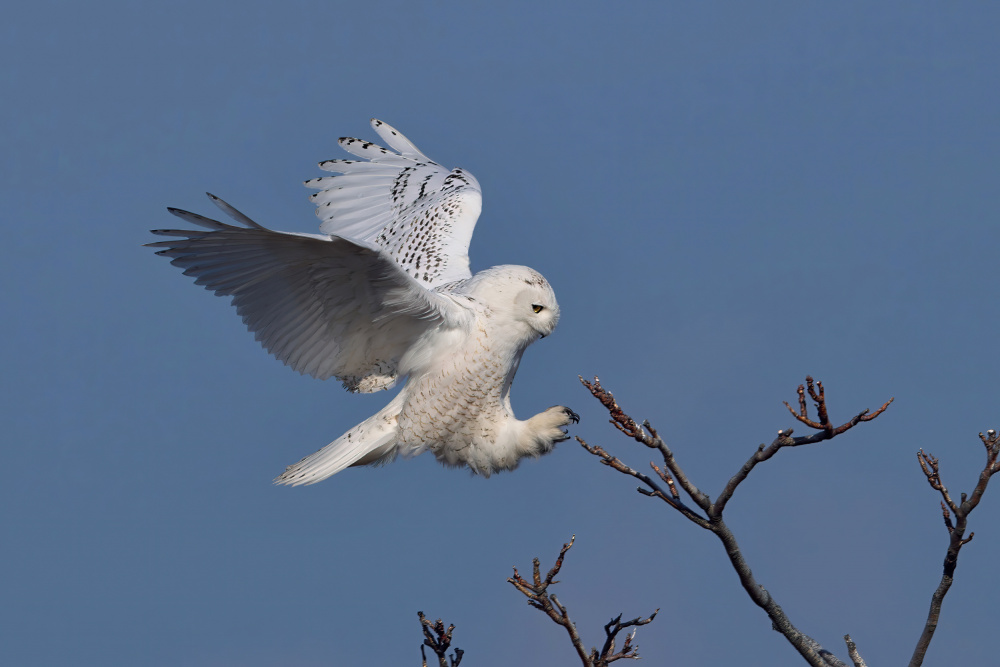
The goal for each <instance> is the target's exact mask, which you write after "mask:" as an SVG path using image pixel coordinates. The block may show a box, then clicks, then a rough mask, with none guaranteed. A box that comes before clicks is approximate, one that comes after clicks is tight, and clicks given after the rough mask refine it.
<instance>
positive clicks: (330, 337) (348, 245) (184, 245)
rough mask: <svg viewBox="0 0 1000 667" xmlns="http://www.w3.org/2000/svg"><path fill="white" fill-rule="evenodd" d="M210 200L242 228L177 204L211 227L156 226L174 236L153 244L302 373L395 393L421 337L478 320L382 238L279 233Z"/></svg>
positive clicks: (189, 218)
mask: <svg viewBox="0 0 1000 667" xmlns="http://www.w3.org/2000/svg"><path fill="white" fill-rule="evenodd" d="M359 150H360V149H359ZM209 196H210V197H211V199H212V201H213V202H214V203H215V204H216V205H217V206H218V207H219V208H220V209H222V210H223V211H224V212H225V213H227V214H228V215H229V216H230V217H232V218H233V219H234V220H236V221H238V222H239V223H242V226H240V225H232V224H227V223H223V222H219V221H218V220H212V219H211V218H206V217H205V216H201V215H198V214H196V213H190V212H188V211H183V210H180V209H169V210H170V212H171V213H173V214H174V215H176V216H177V217H179V218H181V219H182V220H185V221H186V222H189V223H192V224H194V225H197V226H198V227H201V228H203V229H199V230H178V229H168V230H155V231H154V232H153V233H154V234H157V235H160V236H167V237H173V238H171V239H169V240H164V241H157V242H154V243H150V244H148V245H150V246H152V247H155V248H158V249H159V251H158V253H157V254H159V255H163V256H165V257H168V258H169V259H170V260H171V264H174V265H175V266H178V267H180V268H181V269H183V270H184V273H185V275H189V276H192V277H194V278H195V283H196V284H199V285H203V286H204V287H205V288H206V289H208V290H210V291H213V292H215V293H216V294H217V295H219V296H229V297H232V303H233V305H235V306H236V312H237V313H238V314H239V315H240V317H242V318H243V322H244V323H245V324H246V325H247V328H249V329H250V331H252V332H253V333H254V336H255V337H256V339H257V340H258V341H260V342H261V344H262V345H263V346H264V347H265V348H266V349H267V350H268V351H269V352H270V353H271V354H273V355H274V356H275V357H277V358H278V359H279V360H280V361H282V362H283V363H285V364H287V365H289V366H291V367H292V368H294V369H295V370H297V371H299V372H300V373H303V374H308V375H312V376H313V377H316V378H319V379H326V378H329V377H337V378H339V379H340V380H341V381H343V382H344V385H345V386H346V387H347V388H348V389H351V390H352V391H375V390H377V389H386V388H388V387H390V386H392V385H393V384H394V383H395V381H396V379H397V378H396V373H397V366H398V362H399V359H400V357H401V356H402V355H403V353H404V352H405V351H406V350H407V349H408V348H409V347H410V346H411V345H412V344H413V342H414V341H415V340H416V339H417V338H418V337H419V336H420V335H422V334H423V333H425V332H426V331H428V330H429V329H432V328H435V327H453V326H462V325H463V324H464V323H465V322H466V321H467V319H468V318H469V317H470V315H469V313H468V311H467V310H466V309H465V308H464V307H463V306H461V305H460V304H459V303H457V302H456V301H455V300H453V299H451V298H450V297H449V296H447V295H445V294H440V293H438V292H435V291H433V290H430V289H428V288H427V286H426V285H425V284H421V282H419V281H417V280H415V279H414V278H412V277H411V276H409V275H407V274H406V272H405V271H403V270H402V269H401V268H400V267H399V265H398V264H397V263H396V262H395V261H394V260H393V259H392V258H391V257H389V256H388V254H387V253H386V252H385V250H383V249H382V248H379V247H378V246H377V245H375V244H371V243H367V242H365V241H364V240H359V239H345V238H341V237H338V236H325V235H315V234H291V233H286V232H278V231H273V230H270V229H267V228H265V227H262V226H261V225H259V224H257V223H256V222H254V221H253V220H251V219H250V218H248V217H247V216H245V215H243V214H242V213H240V212H239V211H237V210H236V209H234V208H233V207H232V206H230V205H229V204H227V203H226V202H224V201H222V200H221V199H219V198H217V197H215V196H213V195H209ZM206 230H207V231H206Z"/></svg>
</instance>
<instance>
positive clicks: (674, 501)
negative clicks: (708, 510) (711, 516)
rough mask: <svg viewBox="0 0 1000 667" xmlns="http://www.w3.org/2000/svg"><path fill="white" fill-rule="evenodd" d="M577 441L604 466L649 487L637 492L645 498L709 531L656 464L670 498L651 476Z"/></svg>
mask: <svg viewBox="0 0 1000 667" xmlns="http://www.w3.org/2000/svg"><path fill="white" fill-rule="evenodd" d="M576 440H577V442H579V443H580V445H581V446H582V447H583V448H584V449H586V450H587V451H588V452H590V453H591V454H593V455H594V456H597V457H599V458H600V459H601V463H603V464H604V465H606V466H608V467H609V468H614V469H615V470H617V471H618V472H620V473H623V474H625V475H629V476H630V477H635V478H636V479H638V480H639V481H641V482H642V483H643V484H645V485H646V486H647V487H649V490H646V489H644V488H642V487H641V486H640V487H639V488H637V489H636V491H638V492H639V493H641V494H643V495H644V496H650V497H652V498H659V499H660V500H662V501H663V502H665V503H667V504H668V505H670V506H671V507H673V508H674V509H675V510H677V511H678V512H680V513H681V514H683V515H684V516H685V518H687V519H688V520H690V521H693V522H694V523H696V524H698V525H699V526H701V527H702V528H705V529H707V528H708V527H709V526H708V521H707V520H705V519H704V518H703V517H701V516H699V515H698V514H696V513H695V512H694V511H692V510H691V508H689V507H688V506H687V505H685V504H684V503H683V502H681V499H680V498H679V497H678V496H677V489H675V488H674V484H673V480H672V479H669V474H667V475H666V477H667V478H664V476H665V473H663V472H661V471H660V469H659V468H657V467H656V465H655V464H653V463H650V465H651V466H652V468H653V470H655V471H656V472H657V473H658V474H659V476H660V478H661V479H664V481H666V482H667V485H668V488H669V489H670V495H669V496H668V495H667V494H666V493H664V492H663V489H661V488H660V486H659V485H658V484H657V483H656V482H655V481H654V480H653V478H651V477H650V476H649V475H646V474H644V473H641V472H639V471H638V470H634V469H633V468H630V467H629V466H627V465H625V464H624V463H622V461H621V459H619V458H617V457H615V456H611V454H608V452H606V451H605V450H604V448H603V447H600V446H593V447H592V446H590V445H588V444H587V442H586V441H585V440H584V439H583V438H581V437H580V436H576Z"/></svg>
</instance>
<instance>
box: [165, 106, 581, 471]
mask: <svg viewBox="0 0 1000 667" xmlns="http://www.w3.org/2000/svg"><path fill="white" fill-rule="evenodd" d="M371 125H372V128H373V129H374V130H375V132H377V133H378V135H379V136H380V137H382V139H383V140H384V141H385V143H387V144H388V145H389V147H390V148H391V149H392V150H389V149H386V148H382V147H381V146H378V145H376V144H373V143H370V142H368V141H362V140H360V139H352V138H343V139H341V140H340V145H341V147H343V149H344V150H346V151H347V152H348V153H350V154H351V155H353V156H356V157H357V158H360V159H357V160H354V159H344V160H328V161H326V162H321V163H320V165H319V166H320V168H321V169H323V170H324V171H328V172H332V173H333V174H335V175H333V176H325V177H322V178H314V179H312V180H309V181H306V183H305V184H306V185H307V186H308V187H310V188H313V189H315V190H318V191H319V192H316V193H314V194H313V195H311V197H310V199H311V200H312V201H313V202H314V203H315V204H316V206H317V209H316V215H317V216H318V217H319V219H320V220H321V221H322V224H321V225H320V231H321V232H322V233H321V234H300V233H290V232H278V231H273V230H271V229H267V228H265V227H262V226H261V225H259V224H257V223H256V222H254V221H253V220H251V219H250V218H248V217H247V216H245V215H243V214H242V213H240V212H239V211H237V210H236V209H234V208H233V207H232V206H230V205H229V204H227V203H226V202H224V201H222V200H221V199H219V198H218V197H215V196H214V195H211V194H210V195H209V198H210V199H211V200H212V202H213V203H214V204H216V205H217V206H218V207H219V208H220V209H222V210H223V211H224V212H225V213H226V214H227V215H229V216H230V217H231V218H233V219H234V220H235V221H236V222H237V223H239V224H238V225H234V224H227V223H223V222H218V221H216V220H212V219H210V218H206V217H203V216H200V215H197V214H195V213H189V212H187V211H182V210H178V209H173V208H171V209H169V211H170V212H171V213H173V214H174V215H176V216H177V217H179V218H181V219H182V220H184V221H186V222H188V223H191V224H194V225H197V226H198V227H201V228H203V229H197V230H172V229H160V230H154V231H153V233H154V234H157V235H160V236H169V237H174V238H172V239H171V240H169V241H158V242H155V243H150V244H149V245H150V246H154V247H158V248H162V250H160V251H159V252H157V254H158V255H164V256H166V257H169V258H171V264H173V265H175V266H178V267H180V268H182V269H184V274H185V275H188V276H193V277H194V278H195V279H196V280H195V284H198V285H204V286H205V288H206V289H208V290H210V291H214V292H215V294H216V295H218V296H229V297H232V303H233V305H234V306H236V312H237V313H238V314H239V315H240V316H241V317H242V318H243V322H244V323H245V324H246V325H247V328H249V329H250V331H252V332H253V333H254V336H255V337H256V339H257V340H258V341H260V342H261V344H262V345H263V346H264V347H265V348H266V349H267V350H268V352H270V353H271V354H273V355H274V356H275V357H277V358H278V359H280V360H281V361H282V362H284V363H285V364H286V365H288V366H291V367H292V368H293V369H295V370H297V371H298V372H299V373H303V374H308V375H311V376H313V377H315V378H319V379H322V380H325V379H327V378H330V377H335V378H337V379H338V380H340V381H342V382H343V384H344V387H345V388H346V389H348V390H349V391H352V392H366V393H367V392H373V391H378V390H380V389H388V388H390V387H392V386H393V385H395V384H396V382H397V381H398V380H399V379H401V378H404V377H405V378H407V380H406V384H405V385H404V386H403V387H402V389H401V390H400V391H399V393H398V394H397V395H396V397H395V398H393V399H392V401H390V403H389V404H388V405H387V406H385V408H383V409H382V410H380V411H379V412H378V413H376V414H375V415H374V416H372V417H370V418H368V419H366V420H365V421H363V422H361V423H360V424H358V425H357V426H355V427H354V428H352V429H351V430H350V431H348V432H347V433H345V434H344V435H342V436H341V437H339V438H337V439H336V440H334V441H333V442H332V443H330V444H329V445H327V446H326V447H324V448H323V449H320V450H319V451H318V452H316V453H315V454H312V455H311V456H307V457H306V458H304V459H302V460H301V461H299V462H298V463H296V464H294V465H291V466H289V467H288V468H287V469H286V470H285V472H284V473H283V474H282V475H281V476H279V477H278V478H277V479H276V480H275V482H276V483H278V484H289V485H293V486H294V485H299V484H313V483H315V482H318V481H320V480H323V479H326V478H327V477H330V476H331V475H333V474H335V473H338V472H340V471H341V470H343V469H344V468H347V467H350V466H362V465H370V464H377V463H386V462H388V461H391V460H393V459H394V458H395V457H396V456H397V455H399V454H403V455H407V456H412V455H416V454H419V453H421V452H424V451H428V450H429V451H431V452H433V453H434V456H435V457H437V459H438V461H440V462H441V463H443V464H445V465H449V466H468V467H469V468H470V469H471V470H472V472H474V473H476V474H479V475H483V476H486V477H488V476H489V475H490V474H492V473H494V472H498V471H502V470H513V469H514V468H516V467H517V465H518V463H519V462H520V461H521V459H523V458H525V457H527V456H532V457H538V456H540V455H542V454H545V453H547V452H549V451H551V450H552V448H553V446H554V445H555V444H556V443H558V442H561V441H563V440H566V439H567V438H568V437H569V436H568V435H567V434H566V431H565V430H564V429H563V427H564V426H567V425H568V424H569V423H571V422H573V423H575V422H577V421H579V417H578V416H577V415H576V413H575V412H573V411H572V410H570V409H569V408H567V407H564V406H555V407H552V408H549V409H548V410H546V411H545V412H542V413H540V414H537V415H535V416H534V417H532V418H531V419H528V420H527V421H521V420H519V419H516V418H515V417H514V412H513V411H512V410H511V407H510V386H511V382H513V380H514V373H516V372H517V366H518V364H519V363H520V361H521V355H522V354H524V350H525V349H526V348H527V347H528V346H529V345H531V344H532V343H533V342H535V341H536V340H538V339H539V338H544V337H545V336H547V335H549V334H550V333H552V331H553V330H554V329H555V327H556V323H557V322H558V321H559V305H558V304H557V303H556V296H555V294H554V293H553V291H552V288H551V287H550V286H549V283H548V282H547V281H546V280H545V278H543V277H542V275H541V274H539V273H538V272H537V271H535V270H533V269H529V268H527V267H525V266H510V265H505V266H494V267H493V268H490V269H486V270H485V271H480V272H479V273H477V274H476V275H474V276H473V275H472V274H471V273H470V271H469V256H468V252H469V242H470V240H471V239H472V230H473V228H474V227H475V225H476V220H477V219H478V218H479V212H480V210H481V208H482V192H481V190H480V188H479V183H478V181H476V179H475V178H474V177H473V176H472V174H470V173H469V172H467V171H464V170H462V169H454V170H450V171H449V170H448V169H447V168H445V167H442V166H441V165H439V164H437V163H436V162H434V161H433V160H430V159H429V158H427V157H426V156H425V155H424V154H423V153H421V152H420V151H419V150H417V148H416V146H414V145H413V144H412V143H410V141H409V140H407V139H406V138H405V137H404V136H403V135H402V134H400V133H399V132H397V131H396V130H395V129H393V128H392V127H390V126H389V125H387V124H385V123H383V122H381V121H379V120H372V122H371ZM206 230H207V231H206Z"/></svg>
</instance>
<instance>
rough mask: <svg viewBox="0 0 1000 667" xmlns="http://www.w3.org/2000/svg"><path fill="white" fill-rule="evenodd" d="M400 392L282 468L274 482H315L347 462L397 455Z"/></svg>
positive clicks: (382, 459) (359, 463)
mask: <svg viewBox="0 0 1000 667" xmlns="http://www.w3.org/2000/svg"><path fill="white" fill-rule="evenodd" d="M403 399H404V397H403V392H400V393H399V394H397V395H396V398H394V399H393V400H392V401H391V402H390V403H389V405H387V406H385V407H384V408H382V409H381V410H379V411H378V412H377V413H376V414H375V415H374V416H372V417H369V418H368V419H366V420H364V421H363V422H361V423H360V424H358V425H357V426H355V427H354V428H352V429H351V430H350V431H348V432H347V433H345V434H344V435H342V436H340V437H339V438H337V439H336V440H334V441H333V442H331V443H330V444H329V445H327V446H326V447H324V448H323V449H321V450H319V451H318V452H316V453H315V454H311V455H309V456H307V457H305V458H304V459H302V460H301V461H299V462H298V463H295V464H292V465H290V466H288V467H287V468H285V472H283V473H281V475H280V476H279V477H276V478H275V480H274V483H275V484H286V485H288V486H300V485H303V484H315V483H316V482H320V481H323V480H324V479H326V478H327V477H330V476H331V475H335V474H337V473H338V472H340V471H341V470H343V469H344V468H349V467H350V466H362V465H369V464H372V463H380V462H386V461H389V460H391V459H392V458H393V457H394V456H395V455H396V433H397V430H398V425H397V419H396V418H397V417H398V416H399V412H400V410H401V409H402V407H403Z"/></svg>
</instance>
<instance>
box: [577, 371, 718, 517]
mask: <svg viewBox="0 0 1000 667" xmlns="http://www.w3.org/2000/svg"><path fill="white" fill-rule="evenodd" d="M580 382H581V383H582V384H583V386H584V387H586V388H587V390H588V391H590V393H591V395H593V397H594V398H596V399H597V400H598V401H600V402H601V404H602V405H603V406H604V407H605V408H606V409H607V410H608V413H609V414H610V415H611V424H612V425H614V426H615V428H617V429H618V430H619V431H621V432H622V433H624V434H625V435H628V436H629V437H631V438H633V439H634V440H635V441H636V442H641V443H642V444H644V445H646V446H647V447H649V448H650V449H655V450H657V451H659V452H660V456H662V457H663V463H664V465H665V466H666V467H667V469H668V470H669V471H670V473H671V474H672V475H673V477H674V478H675V479H676V480H677V483H678V484H680V486H681V488H682V489H684V492H685V493H686V494H688V496H690V497H691V500H692V501H694V503H695V504H696V505H698V507H700V508H702V509H703V510H708V507H709V505H710V504H711V501H710V499H709V497H708V496H707V495H705V494H704V493H702V492H701V491H700V490H699V489H698V487H696V486H695V485H694V484H692V483H691V481H690V480H689V479H688V477H687V475H685V474H684V471H683V470H682V469H681V467H680V465H679V464H678V463H677V462H676V461H675V460H674V453H673V452H672V451H670V448H669V447H668V446H667V443H666V442H664V440H663V439H662V438H661V437H660V436H659V435H658V434H657V432H656V429H654V428H653V426H652V425H651V424H650V423H649V421H648V420H647V421H644V422H643V423H642V426H641V427H640V426H639V424H638V423H637V422H636V421H635V420H634V419H633V418H632V417H630V416H629V415H627V414H626V413H625V411H623V410H622V409H621V407H619V405H618V402H617V401H616V400H615V397H614V394H612V393H611V392H610V391H607V390H606V389H605V388H604V387H602V386H601V381H600V379H599V378H598V377H597V376H594V381H593V382H588V381H587V380H584V379H583V378H582V377H580ZM588 451H590V450H589V449H588ZM591 453H593V452H591Z"/></svg>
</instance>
